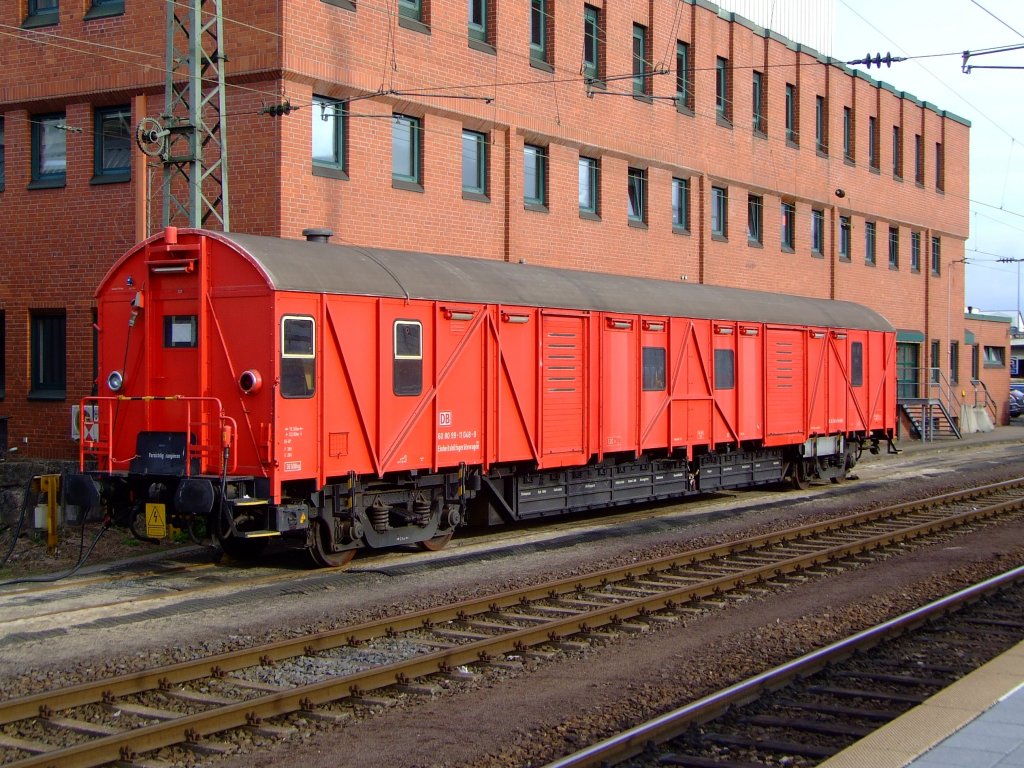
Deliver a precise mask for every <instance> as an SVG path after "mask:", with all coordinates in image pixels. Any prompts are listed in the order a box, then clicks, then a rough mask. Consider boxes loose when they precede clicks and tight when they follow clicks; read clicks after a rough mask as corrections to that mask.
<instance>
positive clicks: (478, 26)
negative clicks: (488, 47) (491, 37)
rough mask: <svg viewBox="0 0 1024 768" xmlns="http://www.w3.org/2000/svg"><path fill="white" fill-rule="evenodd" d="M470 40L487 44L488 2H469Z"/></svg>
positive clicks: (485, 0)
mask: <svg viewBox="0 0 1024 768" xmlns="http://www.w3.org/2000/svg"><path fill="white" fill-rule="evenodd" d="M468 26H469V38H470V40H480V41H481V42H484V43H486V42H487V0H469V25H468Z"/></svg>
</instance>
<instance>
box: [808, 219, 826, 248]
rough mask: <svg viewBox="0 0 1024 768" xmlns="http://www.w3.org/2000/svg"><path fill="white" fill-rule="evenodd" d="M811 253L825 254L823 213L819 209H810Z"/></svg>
mask: <svg viewBox="0 0 1024 768" xmlns="http://www.w3.org/2000/svg"><path fill="white" fill-rule="evenodd" d="M811 253H813V254H815V255H816V256H822V255H824V253H825V211H824V210H823V209H821V208H812V209H811Z"/></svg>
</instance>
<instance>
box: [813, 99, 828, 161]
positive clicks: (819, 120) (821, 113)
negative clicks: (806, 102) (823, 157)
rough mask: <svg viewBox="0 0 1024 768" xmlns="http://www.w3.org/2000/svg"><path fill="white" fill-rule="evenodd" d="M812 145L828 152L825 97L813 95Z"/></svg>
mask: <svg viewBox="0 0 1024 768" xmlns="http://www.w3.org/2000/svg"><path fill="white" fill-rule="evenodd" d="M814 146H815V149H817V151H818V152H821V153H822V154H828V111H827V109H826V103H825V97H824V96H815V97H814Z"/></svg>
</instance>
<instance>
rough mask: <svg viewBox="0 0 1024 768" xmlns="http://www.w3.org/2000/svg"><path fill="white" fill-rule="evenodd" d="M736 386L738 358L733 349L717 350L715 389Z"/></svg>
mask: <svg viewBox="0 0 1024 768" xmlns="http://www.w3.org/2000/svg"><path fill="white" fill-rule="evenodd" d="M735 388H736V358H735V353H734V352H733V351H732V350H731V349H716V350H715V389H735Z"/></svg>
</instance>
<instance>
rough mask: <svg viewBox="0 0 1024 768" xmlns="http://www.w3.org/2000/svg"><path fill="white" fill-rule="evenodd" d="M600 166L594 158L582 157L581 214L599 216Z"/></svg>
mask: <svg viewBox="0 0 1024 768" xmlns="http://www.w3.org/2000/svg"><path fill="white" fill-rule="evenodd" d="M599 169H600V165H599V163H598V161H597V160H596V159H595V158H593V157H582V156H581V157H580V162H579V201H580V213H584V214H593V215H594V216H596V215H598V212H599V210H600V207H599V206H600V198H599V196H598V174H599Z"/></svg>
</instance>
